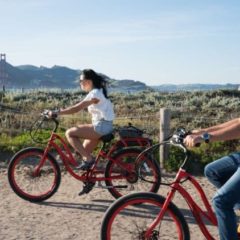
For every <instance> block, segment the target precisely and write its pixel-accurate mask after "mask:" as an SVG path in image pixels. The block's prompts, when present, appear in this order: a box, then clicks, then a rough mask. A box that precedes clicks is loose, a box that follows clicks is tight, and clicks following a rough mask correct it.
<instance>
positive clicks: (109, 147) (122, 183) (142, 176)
mask: <svg viewBox="0 0 240 240" xmlns="http://www.w3.org/2000/svg"><path fill="white" fill-rule="evenodd" d="M47 124H50V125H51V124H52V126H51V129H53V130H51V131H50V132H51V134H50V138H49V139H48V140H47V145H46V147H45V148H44V149H41V148H36V147H29V148H25V149H23V150H21V151H19V152H17V153H16V154H15V155H14V156H13V158H12V159H11V160H10V163H9V167H8V180H9V183H10V186H11V188H12V189H13V191H14V192H15V193H16V194H17V195H18V196H19V197H21V198H23V199H25V200H28V201H31V202H40V201H43V200H46V199H48V198H50V197H51V196H52V195H53V194H54V193H55V192H56V191H57V189H58V187H59V185H60V182H61V170H60V164H59V161H58V160H56V158H55V157H54V154H53V153H54V152H55V154H56V155H57V156H58V157H60V159H61V160H62V162H63V165H64V166H65V169H66V170H67V172H68V173H70V174H71V175H72V176H73V177H74V178H75V179H77V180H80V181H82V182H83V183H84V187H83V191H82V193H88V192H89V191H91V190H92V188H93V187H94V186H95V185H96V183H98V184H97V187H101V188H104V189H107V190H108V191H109V192H110V193H111V194H112V195H113V196H114V197H115V198H118V197H120V196H122V195H125V194H127V193H129V192H131V191H151V192H157V191H158V189H159V186H160V181H161V175H160V168H159V165H158V164H157V163H156V162H155V161H154V160H153V159H152V158H151V156H150V155H148V156H143V157H141V158H138V160H137V161H135V160H136V157H137V156H138V155H139V153H140V152H141V151H142V150H141V148H143V147H147V146H150V145H151V144H152V142H151V140H150V139H148V138H144V137H135V138H122V139H120V140H118V141H116V142H115V143H112V140H113V139H114V135H113V134H108V135H105V136H103V137H102V138H101V141H102V146H101V147H100V150H99V151H98V152H97V155H96V161H95V164H94V165H93V166H92V168H91V169H89V170H88V171H81V170H78V169H77V166H78V165H79V163H78V162H77V160H76V159H75V157H74V155H73V154H72V152H71V150H70V148H69V147H68V145H67V143H66V142H65V140H64V139H63V138H62V137H61V136H60V135H59V134H57V133H56V131H57V129H58V126H59V122H58V120H57V119H56V118H52V119H49V117H48V116H47V113H43V114H42V115H41V117H40V118H39V119H38V120H37V121H36V122H35V123H34V125H33V126H34V127H33V128H32V130H31V137H32V139H33V140H35V141H38V142H42V140H43V139H44V137H42V136H45V135H46V134H49V131H46V129H45V125H47ZM39 133H41V134H40V135H39ZM42 138H43V139H42ZM132 145H135V147H129V146H132ZM136 145H137V147H136ZM100 160H105V163H106V167H105V171H104V170H100V169H99V168H98V163H99V162H100ZM103 181H104V182H105V184H102V182H103Z"/></svg>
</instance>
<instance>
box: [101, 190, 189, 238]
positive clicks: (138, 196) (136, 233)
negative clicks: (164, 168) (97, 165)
mask: <svg viewBox="0 0 240 240" xmlns="http://www.w3.org/2000/svg"><path fill="white" fill-rule="evenodd" d="M164 202H165V198H164V197H162V196H160V195H157V194H155V193H149V192H143V193H133V194H130V195H126V196H123V197H121V198H119V199H118V200H117V201H115V202H114V203H113V204H112V205H111V206H110V207H109V209H108V210H107V212H106V213H105V215H104V218H103V222H102V226H101V240H119V239H129V240H130V239H131V240H157V239H161V240H173V239H179V240H189V239H190V234H189V228H188V225H187V223H186V221H185V218H184V217H183V215H182V214H181V212H180V211H179V209H178V208H177V207H176V206H175V205H174V204H173V203H170V204H169V206H168V208H167V210H166V212H165V213H164V215H163V217H162V219H161V221H160V222H159V223H158V224H157V226H156V227H155V229H154V230H153V231H152V232H151V233H150V235H149V236H148V237H146V236H145V234H146V231H147V229H148V227H149V226H150V225H151V224H152V222H153V221H154V220H155V219H156V217H157V216H158V215H159V213H160V212H161V209H162V206H163V204H164Z"/></svg>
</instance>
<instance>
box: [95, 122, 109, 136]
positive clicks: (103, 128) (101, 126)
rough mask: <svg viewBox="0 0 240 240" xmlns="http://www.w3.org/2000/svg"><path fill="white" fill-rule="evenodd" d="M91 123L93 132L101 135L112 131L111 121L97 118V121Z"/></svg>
mask: <svg viewBox="0 0 240 240" xmlns="http://www.w3.org/2000/svg"><path fill="white" fill-rule="evenodd" d="M92 124H93V128H94V130H95V132H97V133H98V134H100V135H101V136H103V135H106V134H109V133H111V132H112V131H113V123H112V121H106V120H99V121H96V122H93V123H92Z"/></svg>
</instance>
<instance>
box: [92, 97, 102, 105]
mask: <svg viewBox="0 0 240 240" xmlns="http://www.w3.org/2000/svg"><path fill="white" fill-rule="evenodd" d="M91 101H92V103H93V104H97V103H99V102H100V100H99V99H98V98H92V99H91Z"/></svg>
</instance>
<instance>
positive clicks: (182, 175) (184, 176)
mask: <svg viewBox="0 0 240 240" xmlns="http://www.w3.org/2000/svg"><path fill="white" fill-rule="evenodd" d="M186 181H190V182H191V184H192V185H193V186H194V188H195V189H196V191H197V193H198V194H199V196H200V199H201V201H202V202H203V205H204V207H205V210H204V209H202V208H201V207H199V206H198V204H197V203H196V202H195V201H194V200H193V198H192V197H191V195H190V194H189V193H188V191H187V190H186V189H185V188H184V187H183V186H182V185H181V184H182V183H183V182H186ZM169 186H170V187H171V190H170V191H169V192H168V194H167V197H166V200H165V203H164V205H163V207H162V209H161V211H160V213H159V214H158V216H157V218H156V219H155V220H154V221H153V223H152V224H151V225H150V226H149V228H148V229H147V231H146V233H145V237H146V239H148V237H149V236H151V233H152V231H153V229H154V228H155V227H156V226H157V225H158V224H159V223H160V222H161V219H162V218H163V216H164V214H165V212H166V211H167V208H168V205H169V203H170V202H171V201H172V200H173V198H174V194H175V193H176V192H179V193H180V194H181V195H182V196H183V198H184V199H185V201H186V202H187V204H188V206H189V208H190V210H191V212H192V214H193V216H194V218H195V219H196V222H197V224H198V226H199V228H200V229H201V231H202V233H203V235H204V236H205V237H206V239H208V240H214V238H213V237H212V235H211V234H210V233H209V231H208V229H207V228H206V226H205V224H204V222H203V220H202V216H204V217H205V218H206V219H208V220H209V222H211V223H212V224H213V225H214V226H217V219H216V216H215V214H214V212H213V210H212V207H211V205H210V203H209V201H208V199H207V197H206V194H205V193H204V191H203V189H202V187H201V185H200V184H199V183H198V181H197V180H196V179H195V178H194V177H193V176H192V175H191V174H189V173H188V172H186V170H184V169H183V168H180V169H179V171H178V173H177V175H176V177H175V180H174V182H173V183H171V184H169ZM201 215H202V216H201Z"/></svg>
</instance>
